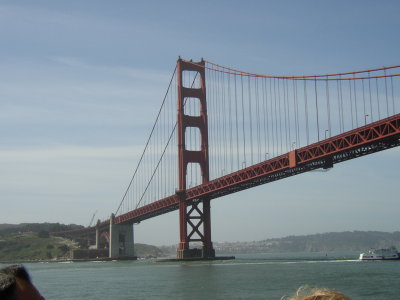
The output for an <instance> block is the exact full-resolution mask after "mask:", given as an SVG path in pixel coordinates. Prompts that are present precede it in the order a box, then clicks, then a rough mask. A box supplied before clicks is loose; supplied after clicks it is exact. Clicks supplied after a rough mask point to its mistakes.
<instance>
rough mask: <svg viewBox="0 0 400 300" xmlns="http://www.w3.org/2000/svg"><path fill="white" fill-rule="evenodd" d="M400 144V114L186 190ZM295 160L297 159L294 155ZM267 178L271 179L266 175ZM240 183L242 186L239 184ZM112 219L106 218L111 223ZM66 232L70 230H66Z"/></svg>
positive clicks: (153, 208)
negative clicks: (292, 156)
mask: <svg viewBox="0 0 400 300" xmlns="http://www.w3.org/2000/svg"><path fill="white" fill-rule="evenodd" d="M399 145H400V114H396V115H394V116H392V117H389V118H386V119H383V120H380V121H377V122H374V123H371V124H368V125H366V126H362V127H360V128H357V129H354V130H351V131H348V132H345V133H343V134H340V135H337V136H334V137H331V138H329V139H326V140H323V141H320V142H318V143H315V144H312V145H309V146H306V147H302V148H299V149H297V150H294V151H292V154H295V155H294V161H291V159H290V155H291V153H286V154H284V155H281V156H278V157H275V158H272V159H270V160H267V161H264V162H261V163H259V164H256V165H254V166H250V167H248V168H245V169H242V170H240V171H237V172H234V173H231V174H228V175H225V176H223V177H220V178H216V179H214V180H211V181H209V182H207V183H205V184H202V185H199V186H196V187H193V188H191V189H188V190H186V195H185V196H186V197H185V199H186V201H189V202H190V201H193V200H194V199H200V198H202V197H207V198H209V199H214V198H217V197H220V196H221V195H226V194H230V193H234V192H237V191H239V190H243V189H246V188H249V187H252V186H256V185H259V184H263V183H267V182H271V181H273V180H279V179H282V178H285V177H288V176H292V175H296V174H299V173H302V172H306V171H308V170H310V169H315V168H321V167H324V161H326V160H329V159H330V158H332V157H334V160H335V161H334V162H335V163H338V162H341V161H345V160H348V159H351V158H355V157H359V156H361V155H366V154H370V153H374V152H377V151H381V150H385V149H388V148H391V147H396V146H399ZM292 160H293V159H292ZM265 178H267V179H265ZM238 186H239V187H238ZM178 205H179V197H178V195H172V196H169V197H166V198H164V199H161V200H158V201H156V202H153V203H150V204H148V205H145V206H142V207H140V208H137V209H135V210H132V211H130V212H128V213H125V214H122V215H119V216H117V217H115V223H116V224H120V223H135V222H140V221H141V220H145V219H148V218H151V217H154V216H157V215H161V214H164V213H167V212H170V211H173V210H176V209H178ZM108 222H109V221H104V222H102V223H101V224H102V226H107V225H108V224H109V223H108ZM88 230H89V231H90V230H94V227H88V228H84V229H80V230H74V231H71V232H69V233H70V234H71V235H73V234H74V233H77V234H83V233H84V232H85V231H88ZM65 234H67V233H66V232H65Z"/></svg>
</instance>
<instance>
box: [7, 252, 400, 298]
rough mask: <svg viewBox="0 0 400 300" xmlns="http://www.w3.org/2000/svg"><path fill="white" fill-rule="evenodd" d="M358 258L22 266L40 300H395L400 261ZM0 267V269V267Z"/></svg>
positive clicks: (261, 257)
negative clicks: (328, 294)
mask: <svg viewBox="0 0 400 300" xmlns="http://www.w3.org/2000/svg"><path fill="white" fill-rule="evenodd" d="M357 258H358V253H351V252H346V253H287V254H242V255H236V259H235V260H215V261H198V262H156V261H155V260H152V259H144V260H137V261H109V262H67V263H60V262H49V263H27V264H24V265H25V267H26V268H27V269H28V271H29V272H30V274H31V276H32V280H33V282H34V284H35V285H36V286H37V287H38V289H39V290H40V291H41V293H42V294H43V296H45V298H46V299H50V300H51V299H56V300H64V299H277V300H279V299H281V298H282V297H284V296H290V295H292V294H293V293H295V291H296V290H297V288H298V287H300V286H302V285H309V286H312V287H328V288H332V289H335V290H338V291H341V292H343V293H345V294H346V295H348V296H349V297H350V298H351V299H353V300H361V299H362V300H368V299H370V300H380V299H400V261H369V262H365V261H358V260H357ZM4 266H5V265H4V264H3V265H0V267H4Z"/></svg>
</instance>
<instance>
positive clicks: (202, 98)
mask: <svg viewBox="0 0 400 300" xmlns="http://www.w3.org/2000/svg"><path fill="white" fill-rule="evenodd" d="M202 66H204V61H201V62H199V63H196V64H191V63H187V62H185V61H183V60H181V59H179V60H178V62H177V79H178V157H179V159H178V168H179V190H178V191H177V195H178V197H179V229H180V243H179V246H178V251H177V258H178V259H190V258H203V259H207V258H214V257H215V251H214V249H213V246H212V241H211V216H210V199H209V198H207V197H204V198H198V199H194V200H191V201H190V202H188V201H187V199H186V173H187V167H188V164H189V163H197V164H199V166H200V169H201V178H202V183H203V184H204V183H207V182H208V181H209V160H208V121H207V102H206V85H205V70H204V67H202ZM184 71H192V72H196V73H197V74H196V76H199V78H198V81H199V82H200V87H192V86H191V87H185V86H184V85H183V72H184ZM190 98H196V99H198V100H199V104H200V110H199V111H200V115H199V116H190V115H186V114H185V109H184V107H185V103H186V102H187V101H189V99H190ZM188 127H195V128H198V129H199V131H200V135H201V149H199V150H187V149H186V142H185V132H186V128H188ZM200 204H202V205H200ZM188 229H189V230H188ZM191 242H198V243H201V244H202V249H190V245H189V244H190V243H191Z"/></svg>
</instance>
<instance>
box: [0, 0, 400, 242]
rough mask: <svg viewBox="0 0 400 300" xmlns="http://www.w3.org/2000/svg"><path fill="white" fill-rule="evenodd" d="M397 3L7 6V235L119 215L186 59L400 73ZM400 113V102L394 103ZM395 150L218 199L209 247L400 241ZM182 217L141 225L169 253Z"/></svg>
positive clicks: (294, 70)
mask: <svg viewBox="0 0 400 300" xmlns="http://www.w3.org/2000/svg"><path fill="white" fill-rule="evenodd" d="M399 9H400V3H398V1H394V0H393V1H390V0H384V1H379V2H376V1H371V0H367V1H361V0H355V1H350V2H348V1H335V2H321V1H316V0H313V1H311V0H306V1H301V2H299V1H250V2H246V3H244V2H243V1H217V2H215V1H204V2H202V3H199V2H194V1H169V2H164V1H150V2H141V1H113V2H109V1H101V0H100V1H94V0H89V1H84V2H71V1H56V2H55V1H50V0H49V1H46V0H43V1H35V2H31V1H18V2H13V1H0V16H1V17H0V25H1V29H0V39H1V40H2V47H0V133H1V134H0V137H1V142H0V201H1V202H0V203H1V206H2V207H1V209H0V223H13V224H16V223H30V222H60V223H65V224H69V223H76V224H81V225H85V226H87V225H89V222H90V219H91V217H92V215H93V213H94V212H96V211H97V214H96V219H97V218H100V219H105V218H108V217H109V216H110V214H111V213H112V212H115V210H116V209H117V207H118V204H119V203H120V201H121V199H122V196H123V193H124V192H125V189H126V187H127V185H128V183H129V180H130V178H131V176H132V173H133V170H134V168H135V166H136V164H137V162H138V159H139V155H140V153H141V151H142V150H143V147H144V144H145V142H146V138H147V136H148V134H149V133H150V130H151V126H152V124H153V121H154V119H155V117H156V114H157V111H158V108H159V106H160V105H161V102H162V98H163V96H164V94H165V91H166V89H167V86H168V83H169V79H170V76H171V75H172V72H173V70H174V67H175V63H176V60H177V58H178V56H181V57H183V58H185V59H193V60H199V59H201V58H202V57H204V58H205V59H208V60H210V61H213V62H216V63H220V64H222V65H226V66H231V67H234V68H237V69H240V70H244V71H248V72H254V73H259V74H269V75H304V74H326V73H337V72H347V71H356V70H361V69H368V68H375V67H381V66H390V65H399V54H398V52H399V51H398V50H399V49H400V42H399V40H398V39H397V38H396V36H397V29H398V28H399V25H400V21H399V19H398V16H397V12H398V11H399ZM396 101H397V102H396V105H397V107H400V103H399V99H398V98H397V99H396ZM399 166H400V149H398V148H395V149H391V150H386V151H383V152H380V153H376V154H372V155H368V156H366V157H362V158H358V159H355V160H350V161H347V162H344V163H340V164H337V165H335V166H334V168H333V169H331V170H329V171H327V172H311V173H307V174H302V175H299V176H295V177H291V178H287V179H284V180H281V181H279V182H273V183H271V184H267V185H263V186H260V187H257V188H254V189H251V190H246V191H242V192H240V193H237V194H233V195H229V196H225V197H222V198H220V199H215V200H213V201H212V202H211V206H212V207H211V214H212V220H211V224H212V239H213V240H215V241H219V242H224V241H228V242H234V241H253V240H263V239H268V238H275V237H283V236H288V235H303V234H313V233H322V232H335V231H347V230H350V231H352V230H378V231H388V232H392V231H396V230H399V224H398V215H399V213H400V208H399V205H398V203H397V200H398V191H397V184H398V167H399ZM178 239H179V231H178V214H177V212H176V211H175V212H171V213H168V214H166V215H163V216H159V217H157V218H153V219H149V220H145V221H143V222H141V223H140V224H139V225H135V242H137V243H148V244H154V245H171V244H174V243H177V242H178Z"/></svg>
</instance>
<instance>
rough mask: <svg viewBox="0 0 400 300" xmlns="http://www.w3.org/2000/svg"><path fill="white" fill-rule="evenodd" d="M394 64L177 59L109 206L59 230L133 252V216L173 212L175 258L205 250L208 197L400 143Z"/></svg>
mask: <svg viewBox="0 0 400 300" xmlns="http://www.w3.org/2000/svg"><path fill="white" fill-rule="evenodd" d="M399 71H400V66H391V67H383V68H376V69H370V70H363V71H357V72H347V73H338V74H326V75H311V76H267V75H261V74H253V73H249V72H243V71H239V70H235V69H232V68H227V67H223V66H221V65H218V64H215V63H212V62H209V61H204V60H202V61H200V62H192V61H186V60H183V59H179V60H178V62H177V66H176V68H175V70H174V72H173V74H172V76H171V80H170V83H169V86H168V89H167V91H166V94H165V96H164V98H163V101H162V104H161V107H160V109H159V111H158V114H157V117H156V120H155V123H154V125H153V127H152V129H151V133H150V135H149V137H148V140H147V142H146V145H145V148H144V151H143V153H142V155H141V157H140V160H139V162H138V164H137V167H136V168H135V170H134V173H133V176H132V178H131V180H130V182H129V185H128V187H127V189H126V191H125V193H124V195H123V197H122V200H121V202H120V203H119V206H118V207H117V209H116V211H115V213H113V214H112V216H111V218H110V220H105V221H102V222H101V221H99V222H98V223H97V225H96V226H94V227H88V228H84V229H81V230H78V231H71V232H63V233H58V234H59V235H62V236H67V237H71V238H76V237H79V236H91V237H92V238H91V239H92V240H93V241H94V240H96V246H97V247H100V244H101V242H100V240H101V237H102V236H103V237H105V240H106V241H107V244H108V248H109V256H110V257H118V256H124V255H133V232H132V224H133V223H139V222H141V221H143V220H146V219H148V218H152V217H156V216H158V215H161V214H164V213H168V212H170V211H174V210H179V232H180V243H179V245H178V250H177V257H178V258H182V259H185V258H213V257H214V256H215V252H214V249H213V245H212V239H211V220H210V201H211V200H212V199H215V198H218V197H221V196H224V195H228V194H231V193H236V192H239V191H241V190H244V189H248V188H251V187H254V186H258V185H261V184H265V183H269V182H272V181H275V180H279V179H283V178H286V177H289V176H293V175H298V174H301V173H304V172H308V171H311V170H314V169H319V168H323V169H327V168H331V167H333V165H334V164H335V163H339V162H342V161H346V160H349V159H353V158H357V157H360V156H364V155H368V154H371V153H374V152H377V151H382V150H386V149H389V148H392V147H396V146H399V145H400V114H399V109H400V84H399V80H400V78H399V77H400V72H399ZM198 245H201V246H200V247H201V248H199V249H197V248H193V247H196V246H198Z"/></svg>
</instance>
